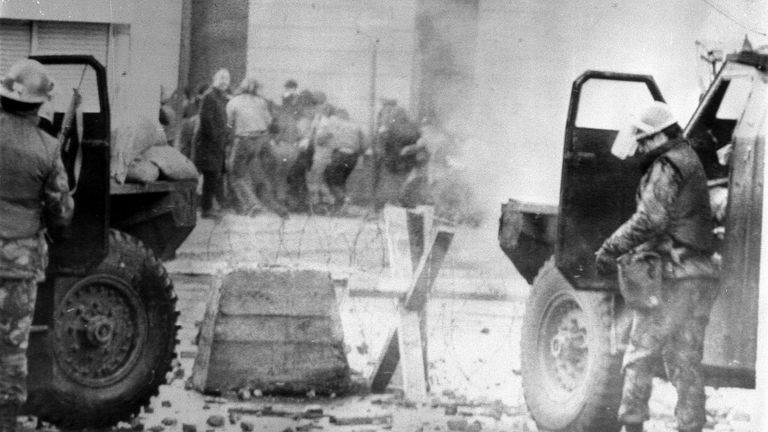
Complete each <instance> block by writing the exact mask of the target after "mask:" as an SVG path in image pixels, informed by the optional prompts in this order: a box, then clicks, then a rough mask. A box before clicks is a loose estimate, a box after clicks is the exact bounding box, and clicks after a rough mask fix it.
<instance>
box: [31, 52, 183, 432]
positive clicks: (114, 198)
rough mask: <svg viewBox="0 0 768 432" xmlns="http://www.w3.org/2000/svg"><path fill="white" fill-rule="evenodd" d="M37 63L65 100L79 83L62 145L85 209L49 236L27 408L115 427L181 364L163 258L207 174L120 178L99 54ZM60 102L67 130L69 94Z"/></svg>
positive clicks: (79, 207) (69, 422)
mask: <svg viewBox="0 0 768 432" xmlns="http://www.w3.org/2000/svg"><path fill="white" fill-rule="evenodd" d="M33 58H34V59H36V60H38V61H40V62H41V63H43V64H45V65H46V67H47V69H48V71H49V75H50V76H51V78H52V79H53V80H54V82H55V83H56V86H57V88H59V89H62V90H64V91H63V92H62V93H61V94H62V95H65V96H66V95H67V92H69V93H68V94H69V95H71V94H72V89H78V91H79V93H80V94H81V98H82V101H81V104H80V106H81V111H82V115H81V116H80V115H78V116H76V117H74V118H75V120H76V121H75V127H73V128H71V131H72V135H71V136H70V137H69V138H70V140H69V144H68V145H67V146H63V147H62V158H63V161H64V165H65V168H66V169H67V173H68V174H69V178H70V185H71V186H75V184H76V187H77V189H76V192H75V194H74V200H75V205H76V208H75V214H74V218H73V221H72V224H71V226H70V227H69V228H68V229H66V230H64V231H62V232H49V238H50V244H49V251H50V256H49V267H48V270H47V275H46V280H45V282H43V283H42V284H40V286H39V287H38V297H37V303H36V307H35V314H34V320H33V327H32V334H31V337H30V346H29V350H28V359H29V383H28V387H29V398H28V402H27V405H26V406H25V409H26V412H29V413H32V414H36V415H38V416H39V417H40V418H42V419H44V420H47V421H50V422H52V423H54V424H56V425H59V426H62V427H67V428H82V427H97V426H107V425H111V424H114V423H116V422H117V421H119V420H124V419H128V418H129V417H130V415H132V414H134V413H136V412H137V411H138V410H139V409H140V408H141V407H142V406H143V405H145V404H146V403H147V402H148V401H149V398H150V397H151V396H153V395H155V394H157V390H158V387H159V386H160V385H161V384H162V383H164V382H165V379H166V377H165V376H166V373H168V372H169V371H170V368H171V363H172V360H173V359H174V357H175V352H174V350H175V346H176V342H177V340H176V333H177V325H176V319H177V316H178V312H177V311H176V295H175V294H174V290H173V285H172V283H171V280H170V279H169V277H168V273H167V272H166V270H165V268H164V267H163V264H162V263H161V261H160V259H165V258H170V257H172V256H173V254H174V252H175V250H176V248H178V246H179V245H180V244H181V242H183V241H184V239H185V238H186V237H187V235H189V233H190V232H191V230H192V229H193V228H194V226H195V222H196V208H195V207H196V202H195V201H196V197H195V190H196V181H195V180H192V181H174V182H169V181H156V182H150V183H147V184H128V183H126V184H117V183H115V182H114V181H113V180H111V176H110V109H109V98H108V94H107V72H106V70H105V68H104V67H103V66H102V65H101V64H100V63H99V62H98V61H96V60H95V59H94V58H93V57H90V56H39V57H33ZM54 90H55V89H54ZM53 102H54V104H53V105H54V115H53V121H52V123H53V125H52V128H53V130H54V132H55V131H57V130H60V129H61V125H62V123H63V122H64V113H65V111H67V106H68V105H69V103H68V102H69V98H68V97H65V98H64V100H58V101H57V100H56V99H54V101H53ZM78 129H79V130H80V132H81V134H77V133H75V130H78ZM79 137H81V139H80V138H79Z"/></svg>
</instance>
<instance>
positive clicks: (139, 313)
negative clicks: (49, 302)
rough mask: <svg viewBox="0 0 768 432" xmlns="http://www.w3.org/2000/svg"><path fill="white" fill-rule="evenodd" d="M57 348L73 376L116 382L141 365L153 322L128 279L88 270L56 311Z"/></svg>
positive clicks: (100, 383)
mask: <svg viewBox="0 0 768 432" xmlns="http://www.w3.org/2000/svg"><path fill="white" fill-rule="evenodd" d="M54 322H55V325H54V344H53V345H54V353H55V355H56V359H57V361H58V364H59V366H60V367H61V369H62V370H63V371H64V373H66V374H67V375H68V376H69V377H70V378H71V379H72V380H74V381H76V382H78V383H80V384H83V385H87V386H91V387H102V386H107V385H110V384H113V383H115V382H117V381H118V380H120V379H121V378H122V377H123V376H125V375H126V374H127V373H128V372H130V370H131V369H132V367H133V366H134V365H135V363H136V360H137V358H138V355H139V352H140V348H141V347H142V346H143V345H144V340H145V338H146V330H147V328H148V323H147V316H146V312H145V311H144V309H143V302H142V301H141V299H140V298H139V297H138V295H137V294H136V293H135V292H134V291H133V289H131V286H130V285H129V284H128V283H127V282H125V281H124V280H122V279H120V278H117V277H114V276H110V275H92V276H88V277H86V278H84V279H82V280H80V281H78V282H77V283H75V285H73V286H72V288H70V289H69V291H68V292H67V293H66V295H65V296H64V297H63V298H62V300H61V302H60V303H59V305H58V306H57V308H56V310H55V311H54Z"/></svg>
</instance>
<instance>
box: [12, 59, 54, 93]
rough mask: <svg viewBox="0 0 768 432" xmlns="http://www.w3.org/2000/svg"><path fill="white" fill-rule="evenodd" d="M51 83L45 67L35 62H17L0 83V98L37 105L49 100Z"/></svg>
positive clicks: (51, 88)
mask: <svg viewBox="0 0 768 432" xmlns="http://www.w3.org/2000/svg"><path fill="white" fill-rule="evenodd" d="M51 90H53V82H51V80H50V79H49V78H48V73H47V72H46V70H45V67H44V66H43V65H42V64H40V62H38V61H35V60H29V59H24V60H20V61H17V62H16V63H14V64H13V66H11V68H10V69H9V70H8V73H7V74H6V75H5V77H4V78H3V79H2V81H0V96H3V97H7V98H9V99H13V100H15V101H18V102H24V103H31V104H38V103H43V102H46V101H48V100H50V92H51Z"/></svg>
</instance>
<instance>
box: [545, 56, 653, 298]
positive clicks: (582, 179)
mask: <svg viewBox="0 0 768 432" xmlns="http://www.w3.org/2000/svg"><path fill="white" fill-rule="evenodd" d="M653 100H658V101H663V100H664V99H663V97H662V96H661V91H660V90H659V88H658V86H657V85H656V82H655V81H654V80H653V78H652V77H651V76H648V75H634V74H624V73H614V72H600V71H587V72H585V73H584V74H582V75H581V76H580V77H579V78H577V79H576V81H574V83H573V87H572V90H571V101H570V106H569V109H568V118H567V122H566V127H565V145H564V151H563V166H562V177H561V184H560V217H559V220H558V236H557V243H556V244H555V262H556V264H557V267H558V268H559V269H560V271H562V272H563V274H564V275H565V276H566V278H568V279H569V281H570V282H571V283H572V284H573V286H574V287H576V288H577V289H613V288H614V287H615V286H616V284H615V278H613V277H611V278H605V277H602V276H598V275H597V272H596V270H595V266H594V261H595V255H594V254H595V251H597V249H598V248H599V247H600V245H601V243H602V242H603V240H605V239H606V238H607V237H608V236H609V235H610V234H611V233H612V232H613V231H614V230H615V229H616V228H618V227H619V226H620V225H621V223H622V222H624V221H625V220H626V219H627V218H628V217H629V216H630V215H631V214H632V213H633V212H634V209H635V189H636V187H637V184H638V182H639V179H640V177H641V173H640V169H639V165H638V161H637V160H636V158H627V159H626V160H623V161H622V160H620V159H618V158H616V157H615V156H613V155H612V154H611V145H612V144H613V141H614V139H615V138H616V135H617V134H618V131H619V130H620V129H621V128H622V127H624V126H625V125H626V124H627V122H628V120H629V119H630V116H631V114H632V113H634V112H636V111H637V110H638V109H641V108H642V107H644V106H646V105H647V104H649V103H650V102H651V101H653Z"/></svg>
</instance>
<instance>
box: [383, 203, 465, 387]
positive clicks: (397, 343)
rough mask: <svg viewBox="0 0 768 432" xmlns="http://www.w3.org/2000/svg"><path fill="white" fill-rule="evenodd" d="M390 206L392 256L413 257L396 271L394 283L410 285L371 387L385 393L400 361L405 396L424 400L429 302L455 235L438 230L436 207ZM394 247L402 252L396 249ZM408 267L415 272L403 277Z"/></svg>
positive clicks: (403, 262) (389, 239)
mask: <svg viewBox="0 0 768 432" xmlns="http://www.w3.org/2000/svg"><path fill="white" fill-rule="evenodd" d="M387 210H388V212H386V213H385V221H386V222H387V223H386V224H385V225H386V234H387V247H388V248H389V251H390V256H392V255H397V256H400V257H402V256H409V257H410V259H409V260H405V259H399V260H398V261H396V262H395V264H397V265H400V266H401V268H400V269H394V270H393V271H392V272H391V273H392V274H393V275H397V278H396V280H395V281H394V283H396V284H399V285H402V286H404V288H406V289H405V290H404V292H405V293H404V295H403V297H402V298H401V299H400V300H401V301H400V305H399V307H398V314H399V323H398V326H397V328H395V329H393V330H392V331H391V333H390V335H389V337H388V339H387V342H386V343H385V345H384V347H383V349H382V351H381V354H380V355H379V359H378V362H377V364H376V369H375V370H374V372H373V374H372V375H371V379H370V385H371V391H373V392H382V391H384V390H385V389H386V387H387V385H388V384H389V382H390V380H391V378H392V375H393V374H394V373H395V370H396V369H397V366H398V363H399V364H400V368H401V371H402V374H403V391H404V394H405V397H406V399H409V400H411V401H414V402H425V401H426V399H427V395H428V392H429V384H428V379H427V378H428V370H427V359H428V357H427V355H428V353H427V332H426V326H427V321H426V320H427V316H426V315H427V314H426V303H427V298H428V296H429V292H430V290H431V288H432V285H433V284H434V282H435V279H436V278H437V274H438V272H439V270H440V266H441V265H442V263H443V260H444V258H445V255H446V254H447V252H448V248H449V247H450V244H451V241H452V240H453V235H454V233H453V232H452V231H448V230H439V231H438V232H437V233H434V232H433V230H432V228H433V225H432V222H433V209H432V208H431V207H424V208H419V209H417V210H416V211H407V210H405V209H398V208H394V207H390V208H388V209H387ZM403 219H404V220H405V221H406V223H405V227H406V229H407V237H408V248H407V249H406V248H405V246H404V243H403V242H402V237H403V232H402V231H403V228H404V227H403V226H402V225H403V224H402V220H403ZM398 222H399V223H398ZM396 227H399V230H396V229H395V228H396ZM394 248H398V250H397V251H395V252H394V253H393V251H392V249H394ZM390 264H391V265H392V264H393V263H392V262H391V263H390ZM406 270H411V271H412V272H411V274H410V276H409V277H408V279H405V278H403V277H402V275H404V274H405V273H406Z"/></svg>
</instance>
